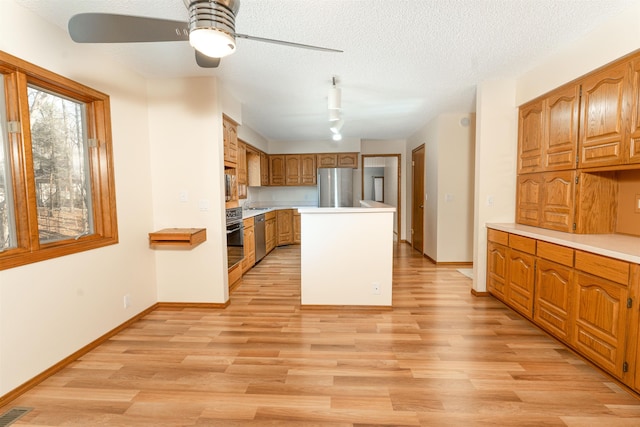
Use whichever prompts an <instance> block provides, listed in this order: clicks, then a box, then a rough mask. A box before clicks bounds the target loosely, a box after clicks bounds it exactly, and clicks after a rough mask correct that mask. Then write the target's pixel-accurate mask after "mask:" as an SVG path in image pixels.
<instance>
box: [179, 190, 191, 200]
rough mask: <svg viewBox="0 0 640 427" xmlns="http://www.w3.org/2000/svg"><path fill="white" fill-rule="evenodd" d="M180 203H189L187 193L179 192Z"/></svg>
mask: <svg viewBox="0 0 640 427" xmlns="http://www.w3.org/2000/svg"><path fill="white" fill-rule="evenodd" d="M178 197H179V198H180V202H181V203H186V202H188V201H189V192H188V191H186V190H181V191H180V193H179V194H178Z"/></svg>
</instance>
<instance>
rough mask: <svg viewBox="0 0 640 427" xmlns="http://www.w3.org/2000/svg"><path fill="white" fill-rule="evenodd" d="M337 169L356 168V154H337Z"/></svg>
mask: <svg viewBox="0 0 640 427" xmlns="http://www.w3.org/2000/svg"><path fill="white" fill-rule="evenodd" d="M338 167H339V168H353V169H357V168H358V153H338Z"/></svg>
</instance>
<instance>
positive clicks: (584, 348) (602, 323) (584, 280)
mask: <svg viewBox="0 0 640 427" xmlns="http://www.w3.org/2000/svg"><path fill="white" fill-rule="evenodd" d="M627 297H628V289H627V286H624V285H620V284H617V283H615V282H611V281H609V280H606V279H603V278H600V277H596V276H592V275H590V274H585V273H582V272H576V295H575V297H574V304H575V305H574V322H575V336H574V337H573V341H572V342H573V345H574V346H575V347H576V348H577V349H578V351H580V352H581V353H582V354H584V355H585V356H586V357H587V358H589V359H590V360H591V361H593V362H594V363H596V364H598V365H599V366H600V367H601V368H603V369H605V370H606V371H608V372H610V373H611V374H613V375H615V376H617V377H618V378H621V377H622V373H623V372H622V365H623V363H624V352H625V348H624V346H625V338H626V336H625V323H626V317H627V312H628V311H629V309H627V307H626V304H627Z"/></svg>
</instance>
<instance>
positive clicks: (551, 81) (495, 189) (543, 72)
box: [473, 3, 640, 292]
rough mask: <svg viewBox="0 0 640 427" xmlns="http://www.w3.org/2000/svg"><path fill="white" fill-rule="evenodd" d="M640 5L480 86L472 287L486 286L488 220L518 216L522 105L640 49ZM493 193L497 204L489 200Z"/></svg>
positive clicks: (501, 220)
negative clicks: (517, 73) (524, 68)
mask: <svg viewBox="0 0 640 427" xmlns="http://www.w3.org/2000/svg"><path fill="white" fill-rule="evenodd" d="M638 22H640V3H638V4H636V5H633V6H632V7H630V8H629V9H628V10H627V11H625V12H624V13H622V14H619V15H618V16H615V17H613V18H612V19H610V20H609V21H608V22H606V23H604V24H602V25H600V26H598V27H597V28H595V29H594V30H593V31H591V32H589V33H588V34H585V35H584V36H583V37H581V38H580V39H578V40H575V41H574V42H573V43H570V44H569V45H567V46H562V47H560V48H558V49H557V50H556V51H554V52H551V53H550V55H549V57H548V58H547V59H546V60H544V61H541V62H539V63H538V64H536V65H535V66H534V67H532V69H531V70H529V71H528V72H526V73H524V74H522V75H521V76H517V77H516V78H515V79H514V80H503V81H487V82H483V83H481V84H480V85H479V86H478V96H477V107H476V111H477V124H476V133H477V137H476V144H477V148H476V195H475V198H476V212H475V218H474V227H475V230H474V281H473V288H474V289H475V290H477V291H479V292H482V291H485V290H486V228H485V224H486V223H487V222H513V221H514V220H515V181H516V156H517V106H518V105H521V104H523V103H525V102H527V101H529V100H531V99H533V98H535V97H537V96H539V95H542V94H544V93H546V92H548V91H550V90H552V89H554V88H556V87H558V86H560V85H562V84H564V83H566V82H569V81H571V80H574V79H576V78H578V77H580V76H582V75H584V74H586V73H588V72H590V71H592V70H594V69H596V68H599V67H601V66H603V65H605V64H607V63H608V62H611V61H613V60H615V59H617V58H619V57H621V56H624V55H626V54H628V53H631V52H633V51H635V50H637V49H639V48H640V26H638ZM489 196H493V197H494V199H493V202H494V203H493V205H492V206H489V205H488V204H487V198H488V197H489Z"/></svg>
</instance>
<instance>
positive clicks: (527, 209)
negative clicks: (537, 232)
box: [516, 174, 543, 227]
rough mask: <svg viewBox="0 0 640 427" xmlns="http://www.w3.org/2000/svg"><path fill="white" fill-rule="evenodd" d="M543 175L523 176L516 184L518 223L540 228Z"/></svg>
mask: <svg viewBox="0 0 640 427" xmlns="http://www.w3.org/2000/svg"><path fill="white" fill-rule="evenodd" d="M542 186H543V183H542V174H523V175H519V176H518V180H517V183H516V199H517V200H516V222H517V223H518V224H524V225H531V226H534V227H539V226H540V218H541V216H542V214H541V211H542Z"/></svg>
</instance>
